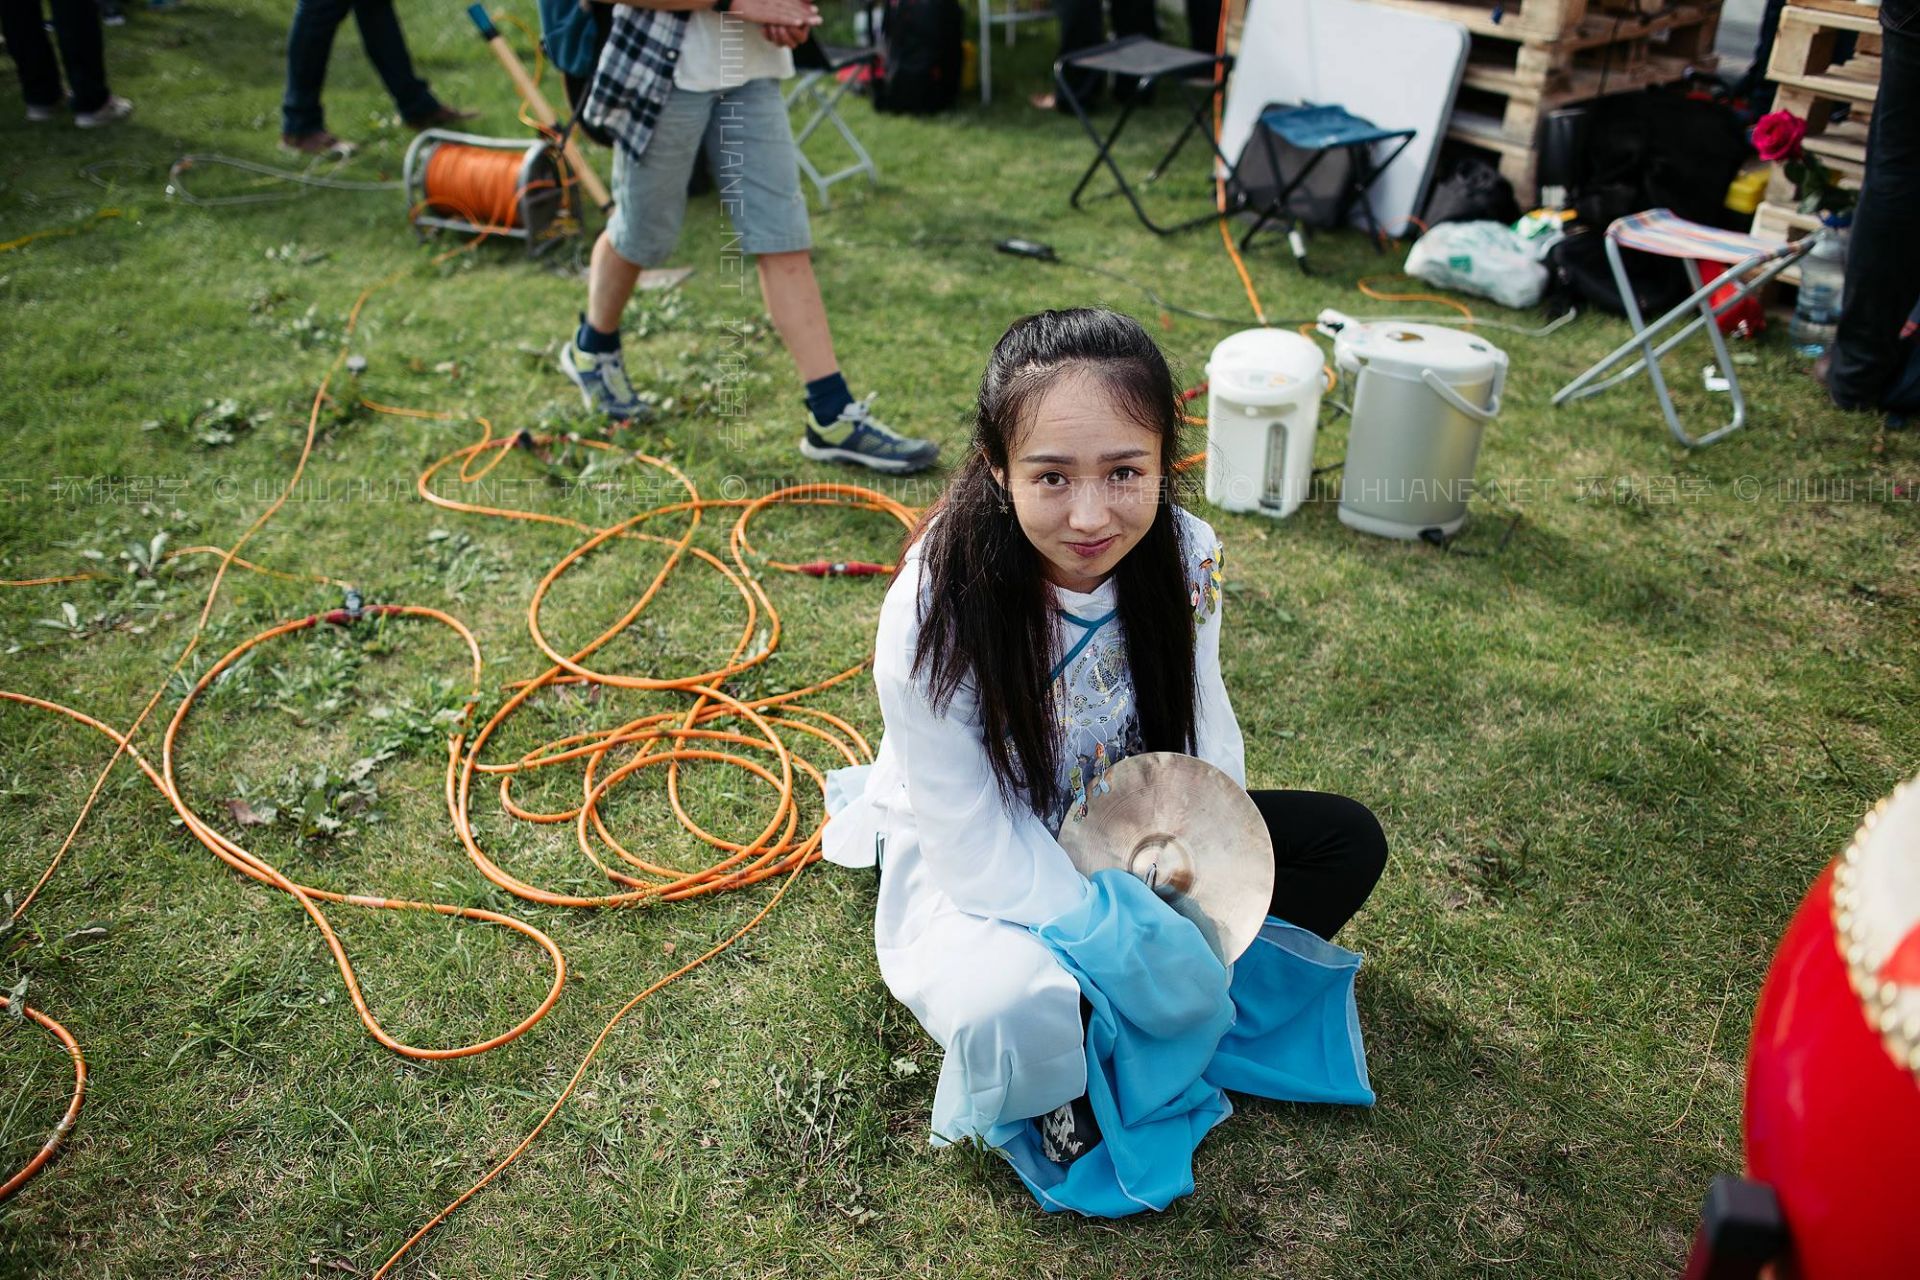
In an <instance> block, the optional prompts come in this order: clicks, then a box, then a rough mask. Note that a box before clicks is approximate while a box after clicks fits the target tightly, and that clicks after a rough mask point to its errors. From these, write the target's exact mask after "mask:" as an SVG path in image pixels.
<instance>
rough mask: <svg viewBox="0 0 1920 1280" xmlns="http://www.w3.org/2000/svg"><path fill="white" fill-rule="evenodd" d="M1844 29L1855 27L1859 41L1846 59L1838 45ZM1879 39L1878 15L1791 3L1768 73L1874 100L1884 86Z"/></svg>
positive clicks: (1782, 81)
mask: <svg viewBox="0 0 1920 1280" xmlns="http://www.w3.org/2000/svg"><path fill="white" fill-rule="evenodd" d="M1853 7H1854V8H1864V7H1865V6H1860V5H1855V6H1853ZM1842 32H1852V33H1853V35H1854V36H1855V37H1856V42H1857V47H1856V49H1855V51H1854V53H1853V56H1852V57H1849V58H1846V59H1844V60H1842V59H1840V58H1838V56H1837V50H1836V48H1835V46H1836V43H1837V41H1838V37H1839V36H1840V34H1841V33H1842ZM1879 39H1880V21H1879V19H1878V18H1877V17H1873V16H1865V15H1862V14H1858V13H1834V12H1831V11H1829V10H1826V9H1810V8H1806V7H1803V6H1801V5H1788V6H1787V7H1786V8H1785V9H1782V10H1781V11H1780V30H1779V33H1778V34H1777V35H1776V36H1775V37H1774V43H1773V58H1772V60H1771V61H1770V62H1768V63H1767V79H1769V80H1771V81H1773V82H1774V83H1775V84H1777V85H1780V86H1781V87H1782V88H1791V89H1800V90H1804V91H1806V92H1808V93H1812V94H1816V95H1819V96H1821V97H1825V98H1834V99H1839V100H1842V101H1849V102H1872V101H1873V99H1874V97H1875V96H1876V95H1877V94H1878V93H1879V91H1880V55H1879V47H1880V46H1879Z"/></svg>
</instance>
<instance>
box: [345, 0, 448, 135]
mask: <svg viewBox="0 0 1920 1280" xmlns="http://www.w3.org/2000/svg"><path fill="white" fill-rule="evenodd" d="M353 20H354V23H355V24H356V25H357V26H358V27H359V28H360V43H361V44H363V45H365V46H366V48H367V61H369V62H371V63H373V69H374V70H375V71H378V72H379V73H380V83H382V84H384V85H386V86H387V92H388V93H390V94H392V95H393V105H394V106H396V107H398V108H399V109H400V118H401V119H402V120H406V121H409V122H412V121H419V120H425V119H427V118H428V117H430V116H432V115H433V113H434V112H436V111H438V110H439V109H440V101H439V99H437V98H435V97H434V96H433V90H431V89H429V88H427V82H426V81H425V80H422V79H421V78H420V77H419V76H418V75H416V74H415V73H414V70H413V57H412V55H410V54H409V53H408V52H407V38H406V36H405V35H404V34H402V32H401V30H400V15H399V14H397V13H395V12H394V9H393V0H354V2H353Z"/></svg>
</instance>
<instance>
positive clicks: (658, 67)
mask: <svg viewBox="0 0 1920 1280" xmlns="http://www.w3.org/2000/svg"><path fill="white" fill-rule="evenodd" d="M819 22H820V12H819V10H818V9H816V8H815V7H814V6H813V4H812V3H811V0H625V2H624V3H622V4H620V5H619V6H618V7H616V9H615V11H614V21H613V30H612V32H611V34H610V35H609V36H608V39H607V43H606V47H605V48H604V49H603V50H602V51H601V54H600V60H599V63H598V65H597V66H596V68H595V71H594V75H593V79H592V82H591V83H590V84H589V85H588V88H587V94H586V100H585V102H584V104H583V106H582V109H581V117H582V119H583V120H584V121H585V122H586V123H587V124H590V125H593V126H595V127H596V128H599V129H602V130H604V131H605V132H606V133H607V134H609V135H610V136H611V137H612V138H613V139H614V144H615V145H614V158H613V196H614V201H615V203H614V208H613V212H612V213H611V215H610V216H609V217H608V220H607V227H606V230H604V231H602V232H601V233H600V238H599V239H598V240H597V241H595V242H594V246H593V258H592V265H591V268H590V271H589V274H588V283H587V309H586V312H585V313H584V314H583V315H582V316H581V317H580V327H579V329H578V330H577V331H576V333H575V334H574V336H573V338H572V339H571V340H570V341H569V342H568V343H567V344H566V346H565V347H564V348H563V349H562V350H561V352H560V368H561V370H562V371H563V372H565V374H566V375H567V377H568V378H569V379H571V380H572V382H573V383H574V385H575V386H577V387H579V388H580V394H581V396H582V397H583V398H584V399H585V400H586V403H587V407H588V408H589V409H592V410H595V411H598V412H601V413H605V414H606V415H608V416H609V417H611V418H634V417H639V416H643V415H644V413H645V406H644V405H643V404H642V403H641V402H640V400H639V398H638V397H637V396H636V395H635V394H634V391H633V386H632V384H631V382H629V380H628V378H627V373H626V367H625V365H624V363H623V361H622V356H621V349H620V317H621V314H622V313H623V312H624V311H625V309H626V305H627V302H628V300H629V299H630V298H631V297H632V296H633V290H634V286H635V285H636V284H637V283H638V282H639V279H640V271H641V268H642V267H643V266H646V265H649V264H651V265H656V266H657V265H659V264H660V263H662V262H664V261H665V260H666V259H667V258H668V257H669V256H670V255H671V254H672V253H673V250H674V247H675V245H676V244H677V243H678V242H679V239H680V224H681V220H682V219H683V218H684V216H685V214H686V209H687V180H688V177H689V176H690V175H691V173H692V170H693V164H694V158H695V156H696V155H697V154H698V152H699V151H700V149H701V147H702V146H704V147H705V148H706V153H707V161H708V166H709V168H710V169H711V171H712V173H713V176H714V181H715V184H716V186H718V188H719V190H720V200H721V204H722V205H723V206H724V207H725V209H726V211H727V215H728V217H729V218H730V219H731V220H732V224H733V230H734V238H733V239H732V240H731V241H729V242H728V243H727V246H726V248H727V250H728V251H729V252H733V251H737V252H739V253H741V254H747V255H751V256H752V257H753V258H754V260H755V266H756V268H757V271H758V274H759V277H760V292H761V295H762V297H763V298H764V299H765V301H766V306H767V311H768V313H769V314H771V315H772V317H773V324H774V328H775V329H776V330H778V332H779V334H780V340H781V341H782V342H783V343H784V344H785V345H786V348H787V354H788V355H789V356H791V357H792V359H793V363H794V367H795V368H796V369H797V370H798V372H799V374H800V377H801V380H802V381H804V382H805V383H806V404H807V412H808V417H807V421H806V424H805V430H804V433H803V435H802V438H801V441H800V452H801V453H802V454H804V455H805V456H806V457H808V458H811V459H814V460H815V461H822V462H841V463H849V464H853V465H857V466H863V467H868V468H871V469H872V470H875V471H884V472H890V473H895V474H904V473H906V472H911V471H919V470H922V469H924V468H926V467H929V466H931V465H933V463H934V462H935V460H936V459H937V458H938V457H939V454H940V447H939V446H938V445H937V444H934V443H933V442H931V441H927V440H916V439H913V438H911V437H908V436H904V435H901V434H900V433H899V432H897V431H895V430H893V429H892V428H891V427H888V426H887V425H885V424H884V423H882V422H881V421H880V420H879V419H877V418H875V417H874V416H873V413H872V411H871V408H870V405H871V403H872V399H873V397H871V396H869V397H867V399H865V400H857V399H855V398H854V396H853V393H852V391H851V390H850V389H849V388H848V386H847V380H846V378H845V376H844V375H843V374H842V373H841V371H840V362H839V358H838V357H837V356H836V355H835V353H834V347H833V334H832V332H831V330H830V329H829V328H828V325H827V312H826V306H825V304H824V303H823V302H822V300H821V297H820V285H819V282H818V281H817V280H816V279H815V278H814V274H813V254H812V248H813V241H812V232H811V229H810V227H809V226H808V223H807V206H806V201H805V199H804V198H803V197H802V196H801V194H800V172H799V162H798V158H797V157H798V153H797V151H796V149H795V147H794V141H793V129H792V126H791V124H790V123H789V122H788V119H787V108H786V103H785V102H784V101H783V99H782V97H781V93H780V86H779V81H781V80H783V79H785V78H787V77H788V76H791V75H792V74H793V54H792V50H793V49H794V48H795V47H796V46H797V45H799V44H801V43H803V42H804V41H805V40H807V39H808V37H809V35H810V34H811V32H812V29H813V28H814V27H815V26H817V25H818V24H819Z"/></svg>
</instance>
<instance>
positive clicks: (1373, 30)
mask: <svg viewBox="0 0 1920 1280" xmlns="http://www.w3.org/2000/svg"><path fill="white" fill-rule="evenodd" d="M1466 65H1467V29H1466V28H1465V27H1464V26H1462V25H1460V24H1459V23H1457V22H1451V21H1448V20H1446V19H1444V18H1429V17H1425V16H1423V15H1421V14H1417V13H1408V12H1406V11H1404V10H1400V9H1389V8H1387V7H1386V6H1384V5H1376V4H1368V3H1366V2H1365V0H1251V3H1250V4H1249V5H1248V8H1247V25H1246V29H1245V31H1243V32H1242V33H1241V37H1240V56H1239V58H1238V60H1237V61H1236V62H1235V63H1234V68H1233V77H1232V79H1231V80H1229V81H1228V83H1227V105H1226V110H1225V112H1224V114H1223V115H1222V117H1221V124H1220V150H1221V152H1222V153H1223V154H1225V155H1226V156H1227V157H1228V158H1229V159H1234V160H1237V159H1238V158H1239V156H1240V152H1241V150H1242V149H1243V148H1244V147H1245V146H1246V145H1247V141H1248V139H1249V138H1251V137H1252V136H1253V125H1254V121H1255V120H1256V119H1258V118H1259V115H1260V109H1261V108H1262V107H1264V106H1266V105H1267V104H1268V103H1270V102H1285V103H1300V102H1312V103H1317V104H1321V105H1330V106H1339V107H1345V108H1346V109H1347V110H1348V111H1351V112H1352V113H1353V114H1354V115H1356V116H1360V117H1362V118H1364V119H1367V120H1371V121H1372V122H1373V123H1374V124H1376V125H1378V126H1380V127H1381V128H1383V129H1414V130H1417V131H1418V132H1416V133H1415V134H1414V137H1413V141H1412V142H1410V143H1408V144H1407V149H1406V151H1405V152H1403V153H1402V154H1401V156H1400V158H1399V159H1397V160H1395V161H1394V162H1393V164H1392V165H1391V166H1389V167H1388V168H1387V170H1386V172H1385V173H1383V174H1381V176H1380V178H1379V180H1378V181H1377V182H1375V183H1374V185H1373V193H1372V194H1373V211H1374V216H1375V217H1377V218H1378V219H1379V220H1380V226H1381V228H1382V229H1383V230H1385V231H1387V232H1389V233H1398V232H1399V231H1400V229H1401V228H1402V227H1403V226H1405V225H1406V221H1407V219H1408V218H1410V217H1412V216H1413V215H1414V214H1416V213H1418V212H1419V211H1420V206H1421V204H1422V203H1423V202H1424V201H1425V200H1426V194H1427V184H1428V182H1430V181H1431V180H1432V178H1433V166H1434V160H1435V158H1436V157H1437V156H1438V154H1439V151H1440V140H1441V137H1442V136H1443V135H1444V134H1445V132H1446V123H1447V117H1448V116H1449V115H1451V114H1452V112H1453V97H1454V94H1455V93H1457V92H1459V89H1460V77H1461V75H1462V73H1463V72H1464V71H1465V70H1466ZM1386 145H1388V146H1390V145H1391V144H1386ZM1315 172H1316V173H1317V172H1318V171H1317V170H1316V171H1315Z"/></svg>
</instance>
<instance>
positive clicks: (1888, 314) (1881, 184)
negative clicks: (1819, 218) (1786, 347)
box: [1827, 0, 1920, 409]
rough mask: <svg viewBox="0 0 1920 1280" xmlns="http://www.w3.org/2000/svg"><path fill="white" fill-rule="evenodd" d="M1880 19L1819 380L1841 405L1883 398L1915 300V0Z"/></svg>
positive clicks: (1918, 61)
mask: <svg viewBox="0 0 1920 1280" xmlns="http://www.w3.org/2000/svg"><path fill="white" fill-rule="evenodd" d="M1881 22H1882V25H1883V28H1884V30H1883V40H1882V53H1881V59H1880V96H1879V97H1878V98H1877V99H1876V100H1875V101H1874V105H1873V124H1872V126H1871V128H1870V130H1869V135H1868V139H1867V172H1866V178H1865V180H1864V181H1863V182H1862V183H1861V188H1860V206H1859V209H1858V210H1857V211H1856V212H1855V214H1854V219H1853V234H1852V237H1851V240H1850V243H1849V244H1848V247H1847V283H1846V297H1845V299H1844V300H1843V302H1842V304H1841V311H1840V326H1839V332H1838V335H1837V337H1836V338H1835V340H1834V350H1833V365H1832V372H1831V374H1830V375H1829V380H1828V384H1827V385H1828V389H1829V390H1830V391H1831V393H1832V395H1833V401H1834V403H1835V404H1837V405H1839V406H1840V407H1841V408H1843V409H1871V408H1877V407H1879V406H1881V405H1882V404H1884V403H1885V397H1886V395H1887V393H1888V391H1889V390H1890V388H1891V385H1892V383H1893V381H1894V379H1895V378H1896V376H1897V375H1898V374H1899V372H1900V369H1901V366H1902V364H1903V363H1904V357H1905V354H1906V352H1905V348H1904V347H1903V345H1902V344H1901V342H1900V329H1901V326H1902V324H1903V323H1905V321H1906V319H1907V316H1908V315H1909V314H1911V313H1912V311H1913V307H1914V302H1915V300H1916V299H1920V236H1916V235H1915V234H1914V233H1913V219H1914V211H1915V210H1916V209H1920V0H1889V2H1888V3H1887V4H1885V5H1883V6H1882V10H1881Z"/></svg>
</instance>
